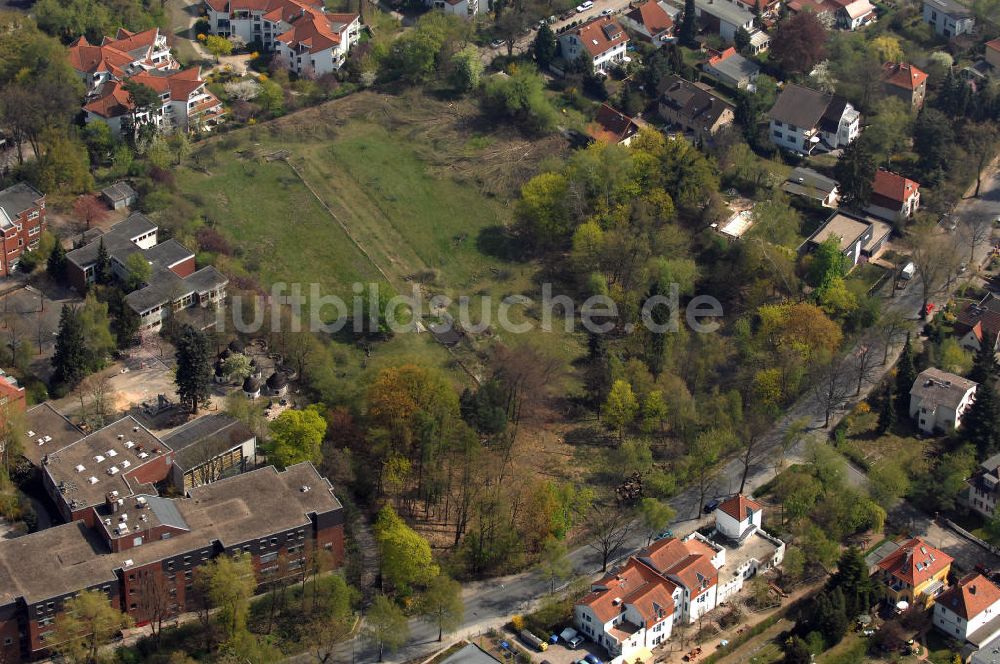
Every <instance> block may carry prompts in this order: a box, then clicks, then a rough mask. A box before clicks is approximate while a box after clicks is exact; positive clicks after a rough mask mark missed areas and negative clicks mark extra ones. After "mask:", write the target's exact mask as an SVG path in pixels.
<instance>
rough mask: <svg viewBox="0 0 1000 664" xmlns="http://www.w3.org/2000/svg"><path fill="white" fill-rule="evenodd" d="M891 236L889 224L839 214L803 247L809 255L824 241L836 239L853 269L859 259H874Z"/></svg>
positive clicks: (827, 221) (833, 215)
mask: <svg viewBox="0 0 1000 664" xmlns="http://www.w3.org/2000/svg"><path fill="white" fill-rule="evenodd" d="M891 233H892V227H891V226H889V224H886V223H883V222H881V221H878V220H876V219H862V218H861V217H856V216H854V215H852V214H849V213H847V212H842V211H840V210H838V211H836V212H834V213H833V214H832V215H830V218H829V219H827V220H826V222H825V223H824V224H823V225H822V226H820V227H819V228H818V229H816V232H814V233H813V234H812V235H811V236H809V239H808V240H806V241H805V242H804V243H803V245H802V246H803V248H805V249H806V250H810V251H811V250H814V249H815V248H816V247H818V246H819V245H821V244H823V243H824V242H826V241H827V240H831V239H834V238H836V240H837V243H838V246H839V247H840V251H841V252H843V254H844V255H845V256H847V258H848V261H849V263H850V264H849V267H852V268H853V267H854V266H855V265H857V264H858V263H859V262H861V259H862V258H868V259H870V258H875V257H877V256H878V254H879V253H880V252H881V251H882V249H883V248H884V247H885V241H886V240H887V239H889V235H890V234H891Z"/></svg>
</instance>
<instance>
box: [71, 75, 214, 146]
mask: <svg viewBox="0 0 1000 664" xmlns="http://www.w3.org/2000/svg"><path fill="white" fill-rule="evenodd" d="M127 80H128V81H132V82H133V83H141V84H142V85H145V86H147V87H149V88H151V89H152V90H153V91H154V92H156V93H157V94H158V95H159V98H160V106H159V108H156V109H152V108H136V106H135V104H134V103H133V101H132V96H131V94H129V92H128V91H127V90H126V89H125V83H126V81H122V80H119V79H113V80H110V81H108V82H106V83H104V84H102V85H101V87H100V88H98V89H97V91H96V92H94V94H93V95H91V98H90V99H89V101H88V102H87V103H86V104H84V106H83V110H84V112H85V113H86V118H85V119H86V121H87V122H95V121H100V122H104V123H106V124H107V125H108V126H109V127H110V128H111V133H112V135H114V136H120V135H121V133H122V130H123V129H125V128H126V127H127V126H128V124H129V123H131V124H133V125H137V124H140V123H150V124H152V125H153V126H155V127H156V128H157V130H159V131H163V132H167V133H171V132H174V131H194V130H195V129H209V128H211V127H213V126H215V125H216V124H218V123H220V122H221V121H222V119H223V118H224V117H225V114H226V113H225V110H224V109H223V108H222V102H221V101H219V98H218V97H216V96H215V95H214V94H212V93H211V92H209V91H208V89H207V88H206V87H205V81H203V80H202V78H201V69H200V68H198V67H192V68H190V69H155V70H152V71H143V72H140V73H138V74H136V75H134V76H131V77H129V78H128V79H127Z"/></svg>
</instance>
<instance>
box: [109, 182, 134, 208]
mask: <svg viewBox="0 0 1000 664" xmlns="http://www.w3.org/2000/svg"><path fill="white" fill-rule="evenodd" d="M101 198H103V199H104V201H105V202H106V203H107V204H108V205H110V206H111V209H112V210H124V209H125V208H128V207H132V206H133V205H135V203H136V201H138V200H139V194H137V193H135V189H133V188H132V187H131V186H129V184H128V183H127V182H125V181H124V180H119V181H118V182H115V183H114V184H113V185H110V186H108V187H105V188H104V189H101Z"/></svg>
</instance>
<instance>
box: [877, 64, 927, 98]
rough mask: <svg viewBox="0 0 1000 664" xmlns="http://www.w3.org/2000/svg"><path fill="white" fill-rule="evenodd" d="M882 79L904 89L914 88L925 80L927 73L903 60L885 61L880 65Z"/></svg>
mask: <svg viewBox="0 0 1000 664" xmlns="http://www.w3.org/2000/svg"><path fill="white" fill-rule="evenodd" d="M882 76H883V80H884V81H885V82H886V83H888V84H889V85H893V86H895V87H897V88H903V89H904V90H911V91H912V90H916V89H917V88H919V87H920V86H921V85H923V84H924V82H925V81H926V80H927V74H925V73H924V72H922V71H921V70H919V69H917V68H916V67H914V66H913V65H910V64H907V63H905V62H887V63H885V64H884V65H882Z"/></svg>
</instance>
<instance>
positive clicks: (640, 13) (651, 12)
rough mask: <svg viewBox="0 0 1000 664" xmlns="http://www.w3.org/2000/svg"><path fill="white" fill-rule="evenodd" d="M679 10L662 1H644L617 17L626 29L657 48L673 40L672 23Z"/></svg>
mask: <svg viewBox="0 0 1000 664" xmlns="http://www.w3.org/2000/svg"><path fill="white" fill-rule="evenodd" d="M680 13H681V10H680V9H679V8H678V7H675V6H673V5H671V4H668V3H666V2H663V0H646V1H645V2H640V3H639V4H637V5H635V6H634V7H632V8H631V9H629V10H628V11H627V12H625V13H624V14H622V15H621V16H620V17H619V20H620V21H621V22H622V25H624V26H625V27H626V28H628V29H629V30H631V31H632V32H634V33H635V34H636V35H637V36H638V37H639V38H640V39H642V40H643V41H648V42H649V43H651V44H652V45H653V46H656V47H657V48H659V47H660V46H663V45H664V44H666V43H668V42H671V41H673V39H674V23H675V21H676V20H677V17H678V16H679V15H680Z"/></svg>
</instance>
